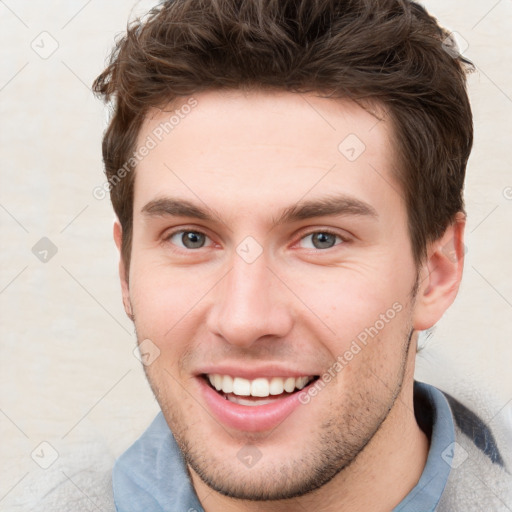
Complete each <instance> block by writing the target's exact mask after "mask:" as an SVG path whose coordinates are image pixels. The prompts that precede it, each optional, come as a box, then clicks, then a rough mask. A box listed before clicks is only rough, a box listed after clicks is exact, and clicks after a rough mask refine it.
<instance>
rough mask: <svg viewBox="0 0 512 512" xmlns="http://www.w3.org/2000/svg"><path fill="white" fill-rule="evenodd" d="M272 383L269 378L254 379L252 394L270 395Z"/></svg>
mask: <svg viewBox="0 0 512 512" xmlns="http://www.w3.org/2000/svg"><path fill="white" fill-rule="evenodd" d="M269 388H270V385H269V383H268V379H263V378H261V379H254V380H253V381H252V382H251V395H252V396H262V397H263V396H268V395H269Z"/></svg>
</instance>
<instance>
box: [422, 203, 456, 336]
mask: <svg viewBox="0 0 512 512" xmlns="http://www.w3.org/2000/svg"><path fill="white" fill-rule="evenodd" d="M465 226H466V216H465V215H464V214H463V213H462V212H459V213H458V214H457V215H456V217H455V220H454V222H453V223H452V224H450V225H449V226H448V227H447V228H446V231H445V232H444V234H443V236H442V237H441V238H439V239H437V240H435V241H434V242H432V243H431V244H429V247H428V248H427V258H426V261H425V262H424V263H423V265H422V267H421V269H420V273H419V280H420V283H419V289H418V293H417V295H416V305H415V310H414V317H413V318H414V324H413V325H414V329H416V330H419V331H423V330H425V329H429V328H430V327H432V326H433V325H434V324H436V323H437V322H438V321H439V320H440V319H441V317H442V316H443V314H444V312H445V311H446V310H447V309H448V308H449V307H450V305H451V304H452V303H453V301H454V300H455V297H456V296H457V292H458V291H459V285H460V281H461V279H462V271H463V268H464V254H465V252H466V246H465V245H464V229H465Z"/></svg>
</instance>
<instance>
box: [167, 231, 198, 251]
mask: <svg viewBox="0 0 512 512" xmlns="http://www.w3.org/2000/svg"><path fill="white" fill-rule="evenodd" d="M206 240H207V236H206V235H205V234H203V233H200V232H199V231H178V232H176V233H174V234H173V235H172V236H171V237H170V241H171V242H172V243H173V244H175V245H178V246H182V247H184V248H186V249H200V248H201V247H204V245H205V243H206Z"/></svg>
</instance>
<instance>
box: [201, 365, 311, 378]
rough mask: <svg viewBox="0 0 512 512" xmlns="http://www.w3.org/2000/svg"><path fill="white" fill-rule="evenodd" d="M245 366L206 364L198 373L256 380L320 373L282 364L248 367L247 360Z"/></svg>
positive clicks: (308, 375) (307, 375)
mask: <svg viewBox="0 0 512 512" xmlns="http://www.w3.org/2000/svg"><path fill="white" fill-rule="evenodd" d="M244 365H245V366H242V365H241V364H222V365H215V366H213V365H212V366H205V367H203V368H200V369H199V370H198V371H197V375H198V376H199V375H204V374H208V375H215V374H219V375H230V376H231V377H241V378H243V379H248V380H254V379H257V378H261V377H263V378H268V379H271V378H272V377H295V378H298V377H311V376H314V375H319V373H318V372H315V371H312V372H310V371H308V370H297V369H293V368H286V367H284V366H282V365H268V364H267V365H265V366H263V365H260V366H251V367H247V366H246V365H247V362H244Z"/></svg>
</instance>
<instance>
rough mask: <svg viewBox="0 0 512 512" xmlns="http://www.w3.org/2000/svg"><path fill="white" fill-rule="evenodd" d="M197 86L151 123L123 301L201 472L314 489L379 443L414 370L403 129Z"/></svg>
mask: <svg viewBox="0 0 512 512" xmlns="http://www.w3.org/2000/svg"><path fill="white" fill-rule="evenodd" d="M195 99H196V100H197V105H196V106H195V107H193V108H191V109H190V113H188V114H187V115H184V116H183V119H180V122H179V124H177V125H176V126H174V128H173V129H172V131H169V130H168V131H169V133H168V134H167V135H165V136H163V137H161V133H162V128H161V126H162V125H161V123H165V122H167V121H168V120H169V118H170V117H171V115H172V112H161V111H153V112H152V113H151V116H149V117H148V118H147V120H146V123H145V125H144V126H143V129H142V131H141V133H140V135H139V146H141V145H143V144H145V143H147V141H148V140H149V139H148V137H150V138H152V139H154V140H155V141H157V142H158V144H157V145H156V147H154V148H152V149H151V150H150V151H149V153H148V155H147V156H146V157H145V158H144V159H143V160H142V161H141V162H140V164H139V165H138V167H137V170H136V178H135V192H134V218H133V246H132V252H131V263H130V274H129V287H128V286H126V284H125V302H126V303H129V304H130V307H131V309H132V312H133V315H134V317H135V326H136V331H137V337H138V340H139V342H143V343H144V344H145V346H146V347H148V346H150V347H154V346H156V347H158V350H159V351H160V352H159V356H158V357H157V358H156V359H155V360H154V361H153V362H152V363H151V364H149V365H148V366H146V367H145V369H146V372H147V376H148V379H149V382H150V384H151V386H152V388H153V391H154V392H155V395H156V397H157V399H158V402H159V404H160V406H161V408H162V411H163V413H164V415H165V418H166V420H167V422H168V424H169V426H170V428H171V429H172V431H173V433H174V435H175V437H176V439H177V441H178V443H179V445H180V448H181V450H182V451H183V453H184V455H185V457H186V460H187V462H188V464H189V466H190V468H191V469H192V470H193V471H194V472H195V473H196V474H198V475H199V476H200V477H201V478H202V480H203V481H205V482H206V483H208V484H209V485H210V486H211V487H213V488H214V489H216V490H217V491H219V492H221V493H223V494H227V495H231V496H234V497H238V498H245V499H278V498H285V497H292V496H295V495H300V494H303V493H305V492H307V491H309V490H312V489H314V488H317V487H319V486H320V485H322V484H324V483H326V482H327V481H329V480H330V479H331V478H332V477H333V476H335V475H336V474H337V473H338V472H339V471H340V470H341V469H342V468H343V467H345V466H347V465H348V464H349V463H351V462H352V461H353V460H354V459H355V457H356V456H357V455H358V454H359V453H360V452H361V451H362V450H363V449H364V448H365V446H366V445H367V443H368V442H369V441H371V439H372V437H373V436H374V434H375V433H376V431H377V430H378V429H379V427H380V426H381V424H382V423H383V421H384V420H385V419H386V417H387V416H388V413H389V411H390V410H392V408H393V406H394V404H395V400H396V397H397V395H398V394H399V392H400V389H401V385H402V381H403V379H404V370H405V367H406V361H407V348H408V340H409V335H410V333H411V331H412V329H413V327H414V322H413V311H414V307H415V306H414V301H413V300H412V296H411V290H412V289H413V288H414V285H415V283H416V277H417V275H416V269H415V265H414V261H413V257H412V251H411V245H410V241H409V237H408V229H407V214H406V209H405V205H404V201H403V198H402V196H401V193H400V189H399V187H398V185H397V184H396V182H395V180H394V179H393V172H392V169H393V165H394V151H393V147H392V142H391V137H390V133H391V127H390V124H389V122H388V121H382V122H378V121H377V119H376V118H375V117H373V116H372V115H370V114H369V113H367V112H366V111H365V110H363V109H362V108H360V107H359V106H357V105H355V104H353V103H351V102H348V101H345V100H332V99H321V98H317V97H315V96H314V95H302V96H301V95H298V94H292V93H280V94H272V95H271V94H265V93H259V94H256V93H252V94H249V95H246V96H244V95H243V94H242V93H235V92H229V93H227V92H208V93H202V94H199V95H197V96H195ZM188 110H189V109H187V111H188ZM159 127H160V128H159ZM167 128H169V125H167ZM155 134H159V136H160V138H161V139H162V140H161V141H158V137H156V136H155ZM150 145H151V146H152V145H153V144H150ZM191 206H193V208H190V207H191ZM144 340H146V341H144ZM148 340H149V341H148ZM153 353H157V354H158V351H157V350H156V349H155V350H153ZM350 354H352V356H350ZM336 363H338V364H336ZM326 373H328V374H329V375H330V376H331V378H330V379H329V378H323V379H320V380H313V381H312V382H310V380H311V379H316V378H317V377H318V376H320V377H322V376H324V375H325V374H326ZM219 376H220V377H219ZM301 377H303V379H301ZM210 380H211V382H213V384H214V385H215V384H217V387H221V389H220V391H217V390H215V389H214V386H212V384H211V383H210ZM303 385H305V387H304V388H303V389H302V390H301V391H298V390H297V387H298V388H300V387H301V386H303ZM283 386H284V388H283ZM313 388H315V389H316V392H315V391H314V390H313ZM286 389H288V390H290V391H286ZM292 389H294V390H295V391H294V392H292V391H291V390H292ZM249 392H251V393H252V394H253V395H258V396H252V395H251V396H248V395H247V393H249ZM273 393H275V394H273Z"/></svg>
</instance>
